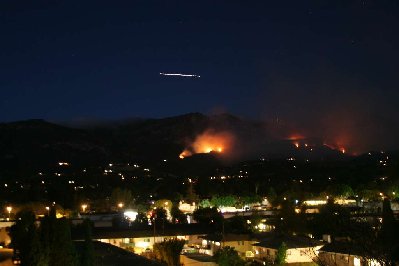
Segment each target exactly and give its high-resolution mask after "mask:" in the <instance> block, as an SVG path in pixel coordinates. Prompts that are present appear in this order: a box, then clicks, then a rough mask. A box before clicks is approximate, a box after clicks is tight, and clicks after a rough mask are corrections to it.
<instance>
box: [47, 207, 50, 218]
mask: <svg viewBox="0 0 399 266" xmlns="http://www.w3.org/2000/svg"><path fill="white" fill-rule="evenodd" d="M46 210H47V216H50V207H49V206H46Z"/></svg>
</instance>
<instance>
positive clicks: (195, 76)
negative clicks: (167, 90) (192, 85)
mask: <svg viewBox="0 0 399 266" xmlns="http://www.w3.org/2000/svg"><path fill="white" fill-rule="evenodd" d="M159 75H161V76H178V77H189V78H200V77H201V76H200V75H192V74H181V73H162V72H161V73H159Z"/></svg>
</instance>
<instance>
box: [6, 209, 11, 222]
mask: <svg viewBox="0 0 399 266" xmlns="http://www.w3.org/2000/svg"><path fill="white" fill-rule="evenodd" d="M6 210H7V211H8V220H10V217H11V211H12V207H11V206H7V208H6Z"/></svg>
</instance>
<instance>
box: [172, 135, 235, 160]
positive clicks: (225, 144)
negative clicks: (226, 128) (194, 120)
mask: <svg viewBox="0 0 399 266" xmlns="http://www.w3.org/2000/svg"><path fill="white" fill-rule="evenodd" d="M233 141H234V137H233V135H232V134H230V133H228V132H218V133H215V132H212V131H206V132H204V133H202V134H201V135H199V136H197V137H196V139H195V140H194V142H193V143H191V144H190V145H189V146H188V147H187V148H186V149H185V150H184V151H183V152H182V153H180V155H179V158H180V159H184V158H186V157H189V156H191V155H193V154H195V153H211V152H217V153H224V152H225V151H227V150H228V149H230V148H231V146H232V143H233Z"/></svg>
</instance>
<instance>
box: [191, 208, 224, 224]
mask: <svg viewBox="0 0 399 266" xmlns="http://www.w3.org/2000/svg"><path fill="white" fill-rule="evenodd" d="M193 218H194V220H196V221H197V222H198V223H200V224H213V223H214V224H220V223H221V222H222V220H223V216H222V215H221V214H220V213H219V211H218V210H217V209H216V208H215V207H214V208H199V209H197V210H195V211H194V213H193Z"/></svg>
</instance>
